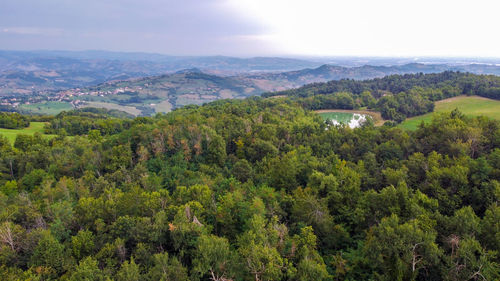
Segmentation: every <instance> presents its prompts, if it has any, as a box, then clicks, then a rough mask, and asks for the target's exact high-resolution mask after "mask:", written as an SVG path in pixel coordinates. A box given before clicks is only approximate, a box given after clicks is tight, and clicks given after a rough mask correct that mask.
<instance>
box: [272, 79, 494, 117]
mask: <svg viewBox="0 0 500 281" xmlns="http://www.w3.org/2000/svg"><path fill="white" fill-rule="evenodd" d="M459 95H477V96H481V97H486V98H491V99H497V100H498V99H500V77H498V76H494V75H476V74H471V73H462V72H453V71H445V72H442V73H432V74H423V73H417V74H405V75H389V76H386V77H384V78H376V79H370V80H362V81H359V80H352V79H342V80H334V81H330V82H326V83H313V84H308V85H305V86H303V87H300V88H297V89H291V90H285V91H280V92H270V93H265V94H263V96H264V97H272V96H289V97H293V98H294V99H295V100H297V101H298V102H299V103H301V104H302V106H303V107H305V108H307V109H313V110H317V109H357V108H359V107H367V108H368V109H373V110H376V111H380V113H381V114H382V117H383V118H384V119H386V120H393V121H396V122H397V123H400V122H402V121H404V120H405V119H406V118H407V117H413V116H417V115H422V114H425V113H428V112H432V111H433V110H434V102H435V101H439V100H443V99H446V98H451V97H455V96H459Z"/></svg>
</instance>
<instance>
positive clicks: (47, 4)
mask: <svg viewBox="0 0 500 281" xmlns="http://www.w3.org/2000/svg"><path fill="white" fill-rule="evenodd" d="M6 1H7V3H5V2H4V3H2V4H1V6H2V7H1V9H0V43H1V44H0V45H1V46H2V47H1V48H3V49H80V50H81V49H109V50H122V51H150V52H161V53H170V54H186V55H187V54H191V55H195V54H196V55H198V54H199V55H207V54H235V55H245V54H250V55H252V54H260V53H265V52H268V51H270V49H269V47H268V46H265V45H263V44H262V42H259V41H258V40H248V38H254V37H255V38H257V35H259V34H262V33H264V31H265V27H264V26H261V25H259V24H257V23H254V22H249V21H245V20H243V19H241V16H240V15H237V14H235V13H233V12H232V11H230V10H227V9H226V8H225V6H224V5H223V0H180V1H179V0H177V1H175V0H85V1H82V0H44V1H41V0H6Z"/></svg>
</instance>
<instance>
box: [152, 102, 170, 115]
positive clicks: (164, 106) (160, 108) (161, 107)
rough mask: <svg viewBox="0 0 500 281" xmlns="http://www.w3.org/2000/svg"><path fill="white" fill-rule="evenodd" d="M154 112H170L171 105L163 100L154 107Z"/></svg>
mask: <svg viewBox="0 0 500 281" xmlns="http://www.w3.org/2000/svg"><path fill="white" fill-rule="evenodd" d="M154 108H155V111H156V112H165V113H167V112H170V111H172V104H170V102H168V100H164V101H162V102H160V103H158V104H156V105H155V106H154Z"/></svg>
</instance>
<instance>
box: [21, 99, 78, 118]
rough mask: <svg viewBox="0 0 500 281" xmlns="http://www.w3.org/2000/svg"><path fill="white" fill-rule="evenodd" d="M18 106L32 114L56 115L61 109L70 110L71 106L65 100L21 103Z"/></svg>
mask: <svg viewBox="0 0 500 281" xmlns="http://www.w3.org/2000/svg"><path fill="white" fill-rule="evenodd" d="M19 108H21V109H23V110H26V111H28V112H30V113H34V114H46V115H56V114H58V113H59V112H61V111H68V110H72V109H73V106H72V105H71V104H70V103H67V102H59V101H48V102H42V103H32V104H22V105H20V106H19Z"/></svg>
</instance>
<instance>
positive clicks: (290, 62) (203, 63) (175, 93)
mask: <svg viewBox="0 0 500 281" xmlns="http://www.w3.org/2000/svg"><path fill="white" fill-rule="evenodd" d="M424 59H425V60H427V61H429V62H434V61H435V62H440V63H414V62H412V61H415V59H412V58H356V59H351V60H349V59H347V58H309V60H306V59H295V58H279V57H255V58H234V57H224V56H214V57H179V56H167V55H161V54H148V53H120V52H104V51H83V52H66V51H33V52H22V51H0V96H3V98H2V99H1V102H0V103H1V104H2V105H4V106H11V107H14V108H17V107H18V106H19V107H21V108H24V110H27V111H28V112H31V110H32V109H33V107H37V106H36V104H39V103H45V102H47V101H50V102H54V101H55V102H59V103H60V104H57V106H56V107H57V109H55V110H56V112H57V111H60V110H63V109H70V108H72V107H80V106H89V105H92V106H98V107H107V108H113V109H120V110H124V111H128V112H129V113H132V114H136V115H138V114H141V115H150V114H154V113H155V112H168V111H170V110H171V109H173V108H178V107H180V106H184V105H188V104H203V103H206V102H210V101H213V100H217V99H227V98H244V97H248V96H252V95H259V94H261V93H264V92H270V91H280V90H286V89H290V88H296V87H300V86H303V85H305V84H309V83H315V82H326V81H330V80H340V79H355V80H364V79H371V78H380V77H384V76H386V75H392V74H407V73H420V72H422V73H437V72H442V71H446V70H453V71H460V72H471V73H475V74H496V75H500V66H499V65H497V64H496V63H495V60H490V61H488V60H478V61H476V62H477V63H472V62H473V61H472V60H470V61H468V60H467V59H437V58H424ZM424 59H421V60H424ZM325 61H329V62H337V63H339V64H341V65H331V64H323V63H324V62H325ZM363 61H366V62H368V63H373V65H371V64H367V65H362V66H357V64H359V63H361V62H363ZM349 62H350V63H349ZM403 62H406V63H405V64H401V63H403ZM407 62H412V63H407ZM486 62H489V63H486ZM389 63H393V64H394V65H387V64H389ZM346 65H347V66H346ZM61 103H62V104H61ZM23 105H26V106H23ZM27 105H29V106H27ZM44 106H46V105H44ZM49 107H50V106H49ZM35 112H44V110H43V109H42V108H38V110H36V111H35ZM50 112H51V113H52V112H54V111H53V110H52V109H51V110H50Z"/></svg>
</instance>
